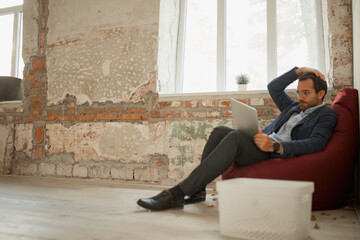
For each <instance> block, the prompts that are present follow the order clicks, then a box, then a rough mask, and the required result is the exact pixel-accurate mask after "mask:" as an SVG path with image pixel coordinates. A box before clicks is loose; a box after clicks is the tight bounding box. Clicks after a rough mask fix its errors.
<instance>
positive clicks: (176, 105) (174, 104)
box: [171, 101, 183, 108]
mask: <svg viewBox="0 0 360 240" xmlns="http://www.w3.org/2000/svg"><path fill="white" fill-rule="evenodd" d="M182 106H183V101H172V104H171V107H172V108H180V107H182Z"/></svg>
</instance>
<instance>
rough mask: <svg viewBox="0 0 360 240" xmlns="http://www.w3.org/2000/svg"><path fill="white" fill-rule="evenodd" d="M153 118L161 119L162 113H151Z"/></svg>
mask: <svg viewBox="0 0 360 240" xmlns="http://www.w3.org/2000/svg"><path fill="white" fill-rule="evenodd" d="M151 117H152V118H161V116H160V112H154V111H153V112H151Z"/></svg>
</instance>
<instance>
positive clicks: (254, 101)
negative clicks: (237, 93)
mask: <svg viewBox="0 0 360 240" xmlns="http://www.w3.org/2000/svg"><path fill="white" fill-rule="evenodd" d="M250 104H251V105H254V106H263V105H264V99H263V98H252V99H250Z"/></svg>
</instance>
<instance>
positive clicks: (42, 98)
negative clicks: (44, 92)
mask: <svg viewBox="0 0 360 240" xmlns="http://www.w3.org/2000/svg"><path fill="white" fill-rule="evenodd" d="M44 100H45V97H44V96H36V97H31V98H30V102H41V101H44Z"/></svg>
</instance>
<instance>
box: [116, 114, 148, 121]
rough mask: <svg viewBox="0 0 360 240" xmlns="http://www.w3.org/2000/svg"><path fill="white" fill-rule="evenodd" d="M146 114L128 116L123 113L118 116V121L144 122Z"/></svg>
mask: <svg viewBox="0 0 360 240" xmlns="http://www.w3.org/2000/svg"><path fill="white" fill-rule="evenodd" d="M146 119H147V116H146V114H128V113H124V114H121V115H119V120H146Z"/></svg>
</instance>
